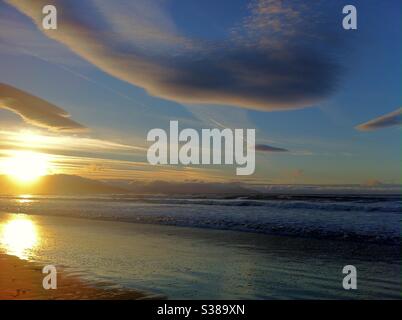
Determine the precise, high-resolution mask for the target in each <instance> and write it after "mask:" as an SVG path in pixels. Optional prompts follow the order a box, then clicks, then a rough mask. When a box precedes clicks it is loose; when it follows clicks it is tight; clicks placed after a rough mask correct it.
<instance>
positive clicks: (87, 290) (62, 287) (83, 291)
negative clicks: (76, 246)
mask: <svg viewBox="0 0 402 320" xmlns="http://www.w3.org/2000/svg"><path fill="white" fill-rule="evenodd" d="M0 270H1V271H0V300H89V299H91V300H92V299H96V300H114V299H121V300H136V299H146V298H148V297H147V295H146V294H145V293H143V292H138V291H134V290H119V289H111V288H107V287H103V288H102V284H101V283H100V282H98V283H89V282H86V281H83V280H82V279H80V278H78V277H74V276H71V275H69V274H68V273H65V272H64V271H63V270H62V269H60V270H59V271H58V274H57V289H56V290H52V289H49V290H45V289H44V288H43V285H42V281H43V278H44V276H45V274H42V267H41V266H40V265H39V264H35V263H33V262H28V261H24V260H21V259H19V258H18V257H16V256H11V255H6V254H0ZM109 285H110V284H109Z"/></svg>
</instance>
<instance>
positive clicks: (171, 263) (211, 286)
mask: <svg viewBox="0 0 402 320" xmlns="http://www.w3.org/2000/svg"><path fill="white" fill-rule="evenodd" d="M16 220H17V221H19V220H22V221H29V224H31V225H32V226H33V228H34V230H35V233H36V236H35V237H27V244H26V247H25V248H24V244H23V243H18V242H17V243H16V244H14V247H13V243H8V244H7V239H6V240H5V239H4V232H3V239H2V245H1V250H2V251H3V252H4V253H5V254H8V255H7V256H5V255H2V257H3V259H4V262H2V264H4V265H7V268H6V269H5V270H13V269H12V268H11V267H10V266H12V265H13V262H12V261H18V263H17V264H16V265H17V266H18V268H17V269H15V270H14V271H13V272H15V275H14V273H13V277H10V275H9V273H8V272H11V271H6V272H5V274H3V275H2V278H1V279H5V280H2V281H1V283H0V291H2V292H6V291H7V292H9V293H8V297H9V298H10V297H13V296H15V297H14V298H21V297H22V294H21V293H22V291H21V289H22V290H24V288H26V287H27V285H26V284H29V283H32V279H36V280H35V281H36V284H35V286H33V287H32V288H34V289H31V290H33V292H32V293H25V295H24V296H23V297H24V298H28V299H29V298H33V299H36V298H39V299H42V298H43V299H56V298H61V299H68V298H72V299H86V298H89V299H98V298H99V299H101V298H105V297H114V298H140V297H141V295H138V293H139V292H142V293H144V292H146V294H145V295H147V296H148V297H159V298H161V297H167V298H168V299H399V298H400V292H401V278H400V271H401V268H400V265H401V259H400V246H398V245H393V244H386V243H365V242H358V241H339V240H322V239H313V238H306V237H289V236H274V235H268V234H258V233H252V232H238V231H231V230H213V229H205V228H190V227H177V226H169V225H156V224H146V223H132V222H124V221H111V220H103V219H101V220H99V219H88V218H82V217H81V218H77V217H60V216H46V215H35V214H29V215H27V214H15V213H1V214H0V228H1V226H2V227H3V230H4V226H5V225H7V224H9V223H10V221H16ZM33 238H35V239H33ZM9 255H14V256H17V257H19V258H20V259H22V260H15V259H16V258H13V257H10V256H9ZM11 259H12V260H11ZM26 261H33V262H34V264H35V265H36V266H39V267H37V268H38V269H37V270H36V273H35V275H34V273H32V272H33V271H32V272H31V271H29V272H28V271H26V270H27V269H26V268H27V265H30V264H29V263H28V262H26ZM46 264H54V265H57V266H62V270H63V273H65V274H66V275H68V277H66V279H71V280H68V282H67V283H66V284H65V285H63V281H64V280H61V281H60V283H61V286H62V287H64V288H65V290H66V291H62V290H60V291H59V290H55V291H57V292H56V293H43V290H42V289H41V288H39V286H40V285H41V281H40V282H39V280H40V279H42V277H43V275H42V274H41V272H40V269H41V267H43V266H44V265H46ZM345 265H354V266H356V268H357V270H358V290H350V291H348V290H344V289H343V287H342V280H343V277H344V275H343V274H342V268H343V267H344V266H345ZM10 268H11V269H10ZM30 268H31V267H29V268H28V269H29V270H30ZM2 270H3V267H2ZM34 270H35V269H34ZM31 273H32V275H31ZM63 273H62V274H61V275H63ZM13 278H15V279H20V280H19V283H22V284H24V286H23V285H19V286H14V287H12V288H13V289H12V290H11V291H12V292H10V290H9V289H8V288H9V286H10V279H11V280H12V279H13ZM3 282H4V283H3ZM38 283H39V284H38ZM85 283H87V284H91V287H94V286H95V287H99V286H97V284H103V283H107V284H108V285H107V288H108V289H114V290H123V291H124V290H129V291H130V293H128V296H127V295H126V294H127V291H126V293H125V294H122V295H120V296H119V295H118V294H112V295H110V291H109V293H104V292H103V293H102V292H99V291H96V290H94V289H87V288H86V286H85V285H83V284H85ZM77 286H78V287H79V288H80V289H79V290H78V292H79V293H78V294H75V293H74V292H77V290H76V289H75V288H76V287H77ZM35 288H36V289H35ZM18 289H20V295H19V296H16V292H17V291H16V290H18ZM28 289H29V288H28ZM13 290H14V291H13ZM38 290H39V291H38ZM91 290H94V291H91ZM71 291H73V292H71ZM38 292H41V293H38ZM119 292H120V293H121V291H119ZM2 294H3V295H4V293H2ZM108 294H109V295H108ZM136 294H137V295H136Z"/></svg>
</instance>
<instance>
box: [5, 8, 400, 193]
mask: <svg viewBox="0 0 402 320" xmlns="http://www.w3.org/2000/svg"><path fill="white" fill-rule="evenodd" d="M45 4H54V5H55V6H56V8H57V9H58V29H57V30H44V29H43V28H42V26H41V20H42V17H43V15H42V12H41V11H42V7H43V6H44V5H45ZM348 4H353V5H354V6H355V7H356V8H357V18H358V20H357V21H358V29H357V30H344V29H343V28H342V20H343V18H344V15H343V14H342V8H343V6H344V5H345V3H344V1H339V0H335V1H314V2H305V1H297V0H294V1H291V0H288V1H286V0H251V1H245V0H230V1H229V0H222V1H218V2H217V1H212V0H204V1H194V0H191V1H183V0H156V1H152V2H150V1H146V0H136V1H129V0H116V1H113V2H112V1H106V0H86V1H82V0H81V1H78V0H71V1H68V5H67V2H66V1H61V0H58V1H54V0H53V1H51V0H46V1H44V0H43V1H42V0H38V1H35V2H29V3H28V2H26V1H18V0H2V1H0V162H1V161H2V160H1V159H3V160H4V159H8V158H9V157H10V156H12V155H13V154H15V153H17V152H20V151H21V150H34V151H35V152H41V153H44V154H46V155H48V156H49V159H50V162H51V163H52V165H51V170H49V171H50V172H49V173H66V174H75V175H81V176H85V177H90V178H94V179H127V180H168V181H172V180H174V181H184V180H192V181H195V180H199V181H217V182H233V181H241V182H245V183H251V184H329V185H332V184H366V185H378V184H399V183H400V177H401V176H400V163H401V153H400V146H401V131H400V124H401V107H402V102H401V87H402V79H401V67H402V66H401V59H400V57H401V56H402V50H401V30H402V28H401V13H402V8H401V7H402V4H401V2H400V1H399V0H388V1H387V5H386V6H385V5H383V3H382V4H381V2H380V1H375V0H365V1H349V3H348ZM170 120H178V121H179V126H180V128H181V129H184V128H194V129H197V130H201V129H202V128H215V127H218V128H219V129H222V128H232V129H233V128H255V129H256V143H257V144H258V145H259V148H257V154H256V171H255V173H254V174H253V175H252V176H245V177H240V176H236V174H235V166H217V165H214V166H181V165H178V166H174V165H166V166H157V167H155V166H151V165H150V164H149V163H148V162H147V158H146V152H147V148H148V147H149V145H150V143H148V142H147V141H146V136H147V133H148V131H149V130H151V129H153V128H168V126H169V121H170ZM0 169H1V166H0Z"/></svg>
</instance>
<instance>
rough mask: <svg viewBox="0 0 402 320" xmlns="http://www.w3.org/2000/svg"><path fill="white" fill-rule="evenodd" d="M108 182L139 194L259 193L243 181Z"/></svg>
mask: <svg viewBox="0 0 402 320" xmlns="http://www.w3.org/2000/svg"><path fill="white" fill-rule="evenodd" d="M108 184H110V185H114V186H116V187H121V188H124V189H127V190H129V191H130V192H131V193H137V194H250V193H259V192H258V191H256V190H252V189H249V188H247V187H246V186H245V185H243V184H241V183H219V182H204V181H184V182H174V181H162V180H160V181H159V180H155V181H108Z"/></svg>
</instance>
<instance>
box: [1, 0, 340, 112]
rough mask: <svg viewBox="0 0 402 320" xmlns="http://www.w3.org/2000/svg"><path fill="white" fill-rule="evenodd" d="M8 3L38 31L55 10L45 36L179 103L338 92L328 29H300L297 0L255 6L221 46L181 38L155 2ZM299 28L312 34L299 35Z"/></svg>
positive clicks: (289, 99)
mask: <svg viewBox="0 0 402 320" xmlns="http://www.w3.org/2000/svg"><path fill="white" fill-rule="evenodd" d="M7 3H9V4H11V5H13V6H14V7H15V8H17V9H18V10H19V11H21V12H22V13H24V14H26V15H27V16H29V17H31V18H32V19H33V21H34V22H35V23H36V24H37V26H38V27H39V28H40V29H41V30H42V28H41V19H42V15H41V8H42V7H43V6H44V5H45V4H54V5H56V6H57V8H58V12H59V14H60V15H61V16H62V19H59V27H58V30H57V31H54V30H51V31H44V33H45V34H46V35H47V36H48V37H50V38H52V39H54V40H57V41H58V42H60V43H62V44H64V45H66V46H67V47H68V48H70V49H71V50H72V51H73V52H75V53H76V54H78V55H79V56H81V57H83V58H85V59H86V60H87V61H89V62H91V63H92V64H94V65H95V66H97V67H99V68H100V69H102V70H103V71H105V72H107V73H109V74H110V75H112V76H114V77H116V78H119V79H121V80H123V81H126V82H128V83H131V84H133V85H136V86H139V87H142V88H144V89H145V90H146V91H147V92H148V93H150V94H151V95H154V96H158V97H162V98H165V99H169V100H173V101H177V102H180V103H190V104H221V105H231V106H238V107H243V108H249V109H257V110H263V111H270V110H284V109H294V108H301V107H306V106H310V105H312V104H313V103H315V102H317V101H319V100H320V99H323V98H325V97H327V96H328V95H329V94H331V93H332V92H333V90H334V89H335V88H336V78H337V75H338V72H337V63H336V62H335V61H334V60H333V59H332V58H331V55H330V54H329V52H330V51H334V46H333V45H329V43H325V42H324V41H322V39H323V38H325V37H323V34H325V33H326V32H327V30H325V28H324V27H323V25H320V24H316V22H315V21H316V20H317V19H310V20H309V21H310V22H309V24H308V25H307V24H300V19H298V16H299V15H302V14H303V12H301V11H302V10H304V9H303V6H301V5H300V3H301V2H300V1H294V2H286V4H284V3H285V2H283V1H280V0H268V1H267V0H259V1H255V6H254V7H252V8H251V10H250V17H249V19H247V20H246V21H244V22H242V23H240V29H241V30H240V32H237V35H236V37H235V39H231V38H228V39H227V40H226V41H222V42H220V43H214V42H206V41H201V40H198V39H195V38H189V37H185V36H183V35H181V34H180V30H178V28H177V27H176V25H175V23H174V21H173V19H172V18H171V17H170V16H169V14H168V10H167V9H166V8H165V7H164V6H163V5H162V4H161V3H160V2H159V1H156V2H152V4H150V1H145V0H138V1H135V3H133V2H130V1H119V2H113V3H111V2H110V1H105V0H92V1H89V2H85V3H84V2H79V3H78V2H77V3H76V4H75V5H74V9H72V8H71V4H69V3H68V4H67V3H66V2H65V1H61V0H52V1H48V0H37V1H30V2H24V1H18V0H7ZM309 10H313V9H312V8H309ZM86 12H91V15H88V14H86ZM264 26H270V27H273V30H274V34H275V37H272V36H271V35H272V34H268V35H267V33H266V32H265V31H264V30H265V29H266V28H265V27H264ZM251 30H252V31H251ZM292 30H293V31H295V30H297V31H298V32H291V31H292ZM303 30H304V31H305V33H304V34H309V35H310V36H309V37H300V36H299V35H300V33H301V32H302V31H303ZM250 32H251V34H252V37H250ZM270 38H275V39H276V41H274V42H272V41H267V39H270ZM250 39H252V41H250ZM318 47H319V48H320V50H318ZM323 48H324V49H323Z"/></svg>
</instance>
